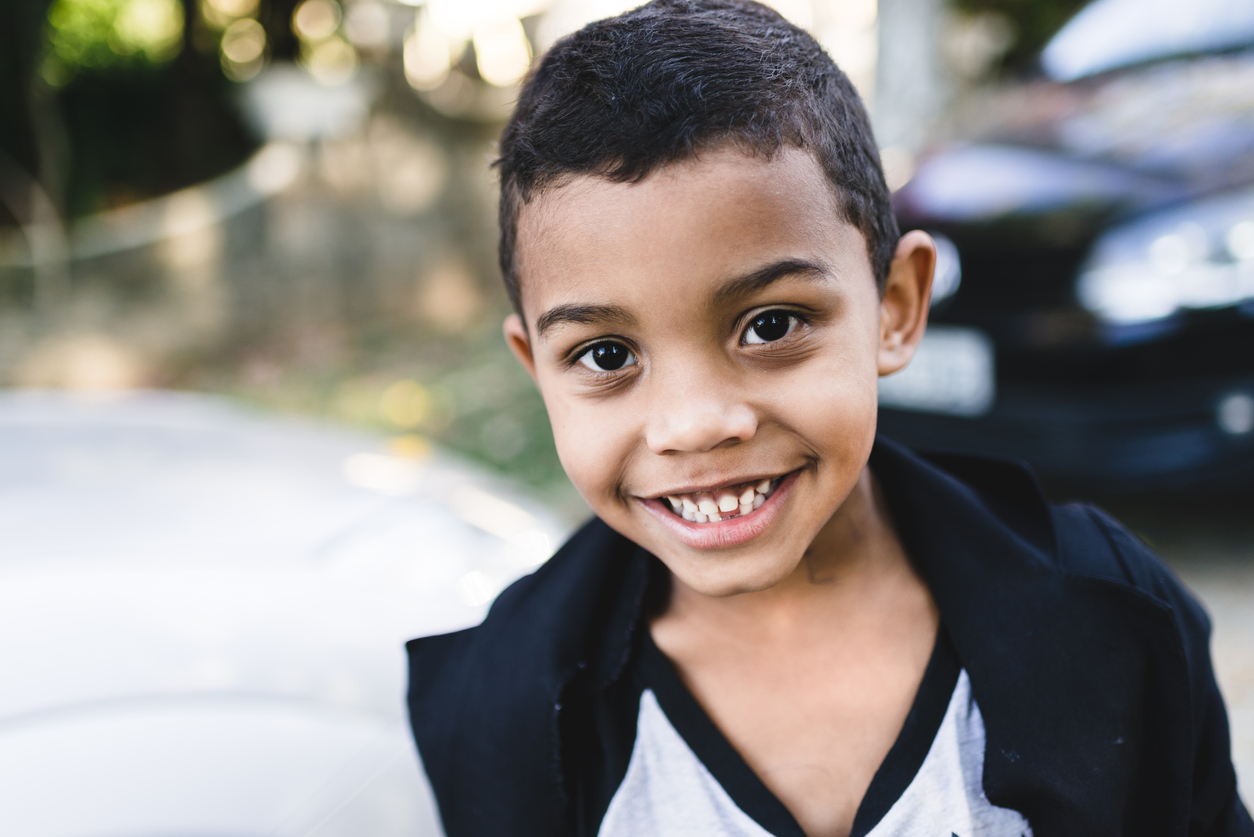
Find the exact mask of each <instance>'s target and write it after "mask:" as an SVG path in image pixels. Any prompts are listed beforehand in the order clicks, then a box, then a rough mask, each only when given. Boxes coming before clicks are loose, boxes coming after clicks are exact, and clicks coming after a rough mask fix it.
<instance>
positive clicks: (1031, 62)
mask: <svg viewBox="0 0 1254 837" xmlns="http://www.w3.org/2000/svg"><path fill="white" fill-rule="evenodd" d="M951 1H952V3H953V7H954V8H955V9H957V10H958V11H960V12H966V13H968V14H981V13H988V12H992V13H994V14H998V15H1001V16H1003V17H1005V18H1006V19H1007V20H1008V21H1009V22H1010V23H1011V25H1012V28H1013V30H1014V32H1013V34H1014V40H1013V43H1012V44H1011V46H1010V47H1009V49H1007V50H1006V52H1005V53H1003V55H1002V57H1001V59H1000V62H999V63H1000V67H1001V69H1002V71H1003V72H1008V73H1023V72H1028V71H1031V70H1033V69H1035V66H1036V64H1035V62H1036V56H1037V54H1038V53H1039V52H1040V51H1041V49H1042V48H1043V47H1044V46H1045V44H1046V43H1047V42H1048V41H1049V39H1050V38H1051V37H1053V36H1054V33H1056V32H1057V31H1058V30H1059V29H1061V28H1062V26H1063V24H1064V23H1066V22H1067V21H1068V20H1070V19H1071V17H1072V15H1074V14H1075V13H1076V12H1077V11H1079V10H1080V7H1081V6H1085V5H1087V4H1088V2H1089V0H951Z"/></svg>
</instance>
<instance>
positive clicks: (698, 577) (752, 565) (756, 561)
mask: <svg viewBox="0 0 1254 837" xmlns="http://www.w3.org/2000/svg"><path fill="white" fill-rule="evenodd" d="M655 554H656V553H655ZM658 557H659V558H660V559H661V561H662V563H663V564H665V565H666V568H667V569H669V570H670V571H671V576H672V578H674V579H675V581H677V582H679V583H680V584H682V585H683V586H684V587H686V588H688V589H689V590H691V591H692V592H694V593H698V594H700V595H702V596H708V597H710V598H719V599H721V598H726V597H728V596H737V595H740V594H742V593H760V592H762V591H764V590H770V589H771V588H772V587H775V586H777V585H779V584H781V583H782V582H784V581H785V580H786V579H788V578H789V577H790V576H792V574H793V573H795V572H796V571H797V567H798V566H800V564H801V557H802V556H800V555H797V556H796V557H795V560H793V559H790V558H785V559H783V560H781V559H780V557H779V554H778V553H774V554H772V555H770V556H769V557H768V556H765V555H744V556H737V557H735V558H730V557H728V556H726V555H721V556H719V555H710V556H708V557H704V556H697V557H693V556H687V555H685V556H682V557H681V556H670V555H667V554H666V553H665V551H663V552H662V553H661V554H659V555H658Z"/></svg>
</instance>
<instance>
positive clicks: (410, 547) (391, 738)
mask: <svg viewBox="0 0 1254 837" xmlns="http://www.w3.org/2000/svg"><path fill="white" fill-rule="evenodd" d="M412 441H413V440H411V444H410V445H409V449H408V450H409V453H410V455H408V456H400V455H397V454H396V453H394V452H392V451H390V450H389V449H388V447H387V445H386V443H385V442H384V441H383V440H381V439H379V438H375V437H371V436H367V435H359V434H355V433H351V432H347V431H341V430H331V429H327V428H324V427H319V426H316V425H312V424H307V423H302V422H298V421H295V420H289V419H279V418H274V417H270V416H265V415H263V414H260V413H253V412H249V411H248V410H245V409H243V408H240V407H237V406H234V405H232V404H230V403H228V402H224V401H219V400H216V399H212V398H208V397H204V396H193V395H177V394H172V393H156V392H153V393H140V394H133V395H126V396H96V397H87V396H74V395H67V394H53V393H39V392H9V393H0V671H3V672H4V675H3V678H2V679H0V683H2V685H0V834H5V835H22V837H94V835H99V836H100V837H106V835H107V836H108V837H118V835H158V834H159V835H163V837H178V836H179V835H188V837H192V835H224V834H230V835H238V836H239V837H248V836H249V835H255V837H262V835H291V836H292V837H295V835H306V836H308V837H332V835H344V837H348V835H352V837H360V836H361V835H371V837H388V836H389V835H398V837H399V835H406V836H407V837H431V835H438V834H440V833H441V832H440V829H439V826H438V824H437V820H436V816H435V813H434V808H433V805H432V801H431V797H430V792H429V789H428V788H427V785H426V783H425V779H424V778H423V776H422V773H421V770H420V768H419V763H418V760H417V756H416V753H415V748H414V746H413V743H412V740H411V737H410V732H409V727H408V723H407V721H406V718H405V709H404V691H405V672H406V665H405V658H404V647H403V643H404V641H405V640H406V639H408V638H410V637H413V636H418V635H421V634H430V633H436V632H442V631H447V630H452V629H456V628H459V627H464V626H468V625H470V624H473V623H475V622H476V621H478V620H479V619H481V618H482V616H483V614H484V613H485V609H486V607H487V603H488V601H489V599H491V598H492V597H493V596H494V595H495V593H496V592H497V591H498V590H499V589H500V588H501V587H502V586H503V585H505V584H506V583H508V582H509V581H511V580H512V579H513V578H515V577H517V576H518V575H520V574H522V573H524V572H526V571H528V570H529V569H531V568H534V567H535V566H537V565H538V564H540V563H542V562H543V561H544V560H545V559H546V558H547V557H548V555H549V553H550V552H551V551H552V549H553V547H554V546H555V545H556V544H557V543H558V542H559V541H560V539H561V538H562V537H563V534H564V527H563V526H562V525H561V523H560V522H559V521H557V520H556V519H554V518H553V516H552V515H551V514H549V513H547V512H546V511H545V510H544V509H543V508H540V507H538V506H536V505H535V504H534V503H533V502H529V501H528V500H526V499H525V498H522V497H520V496H518V494H517V492H514V491H511V490H510V489H509V488H508V487H507V486H503V485H501V484H499V483H498V482H495V481H493V480H492V479H490V478H488V477H486V476H484V475H483V474H481V473H478V472H476V471H475V470H474V469H473V468H472V467H470V466H468V465H466V464H465V463H463V462H460V461H458V460H456V459H454V458H451V457H449V456H447V455H444V454H441V453H439V452H435V453H429V454H427V455H425V456H417V457H415V456H413V455H412V454H413V452H414V451H415V450H416V449H415V447H414V445H413V444H412ZM419 452H421V451H420V450H419Z"/></svg>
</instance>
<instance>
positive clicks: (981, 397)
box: [880, 326, 996, 416]
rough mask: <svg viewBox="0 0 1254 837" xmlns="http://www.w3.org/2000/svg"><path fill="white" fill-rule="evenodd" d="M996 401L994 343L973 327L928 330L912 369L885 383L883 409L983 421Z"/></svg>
mask: <svg viewBox="0 0 1254 837" xmlns="http://www.w3.org/2000/svg"><path fill="white" fill-rule="evenodd" d="M995 397H996V384H995V382H994V377H993V343H992V341H991V340H989V339H988V336H987V335H985V334H984V333H983V332H982V331H977V330H975V329H973V328H957V327H954V326H929V327H928V330H927V331H926V332H925V333H924V335H923V340H922V342H920V343H919V348H918V351H916V352H915V355H914V359H913V360H911V361H910V364H909V365H908V366H907V367H906V368H905V369H903V370H901V371H900V372H896V373H894V374H892V375H889V376H888V377H886V378H881V379H880V405H881V406H884V407H894V408H897V409H901V410H917V411H920V412H925V413H945V414H948V415H955V416H978V415H983V414H984V413H987V412H988V411H989V409H990V408H991V407H992V406H993V400H994V399H995Z"/></svg>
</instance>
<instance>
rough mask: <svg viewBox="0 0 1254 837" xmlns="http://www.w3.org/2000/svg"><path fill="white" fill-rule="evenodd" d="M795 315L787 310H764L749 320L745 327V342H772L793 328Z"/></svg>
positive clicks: (795, 321)
mask: <svg viewBox="0 0 1254 837" xmlns="http://www.w3.org/2000/svg"><path fill="white" fill-rule="evenodd" d="M796 324H797V317H796V315H794V314H789V313H788V312H787V311H764V312H762V313H761V314H758V315H757V316H756V317H754V318H753V319H752V320H750V321H749V327H748V328H747V329H745V336H744V338H743V342H745V343H773V342H775V341H776V340H779V339H781V338H783V337H787V336H788V333H789V332H790V331H792V330H793V327H794V326H796Z"/></svg>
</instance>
